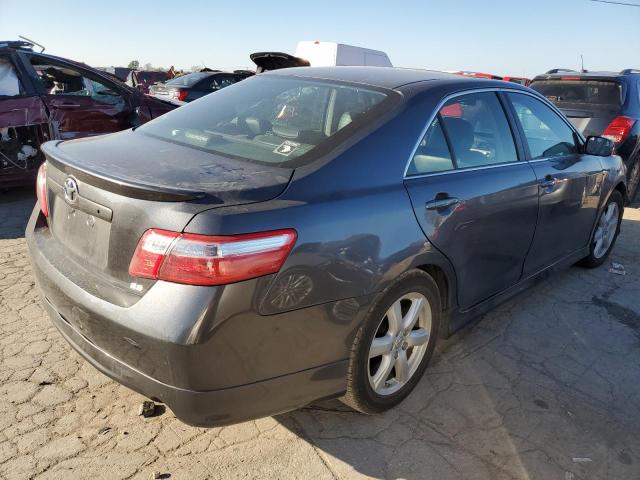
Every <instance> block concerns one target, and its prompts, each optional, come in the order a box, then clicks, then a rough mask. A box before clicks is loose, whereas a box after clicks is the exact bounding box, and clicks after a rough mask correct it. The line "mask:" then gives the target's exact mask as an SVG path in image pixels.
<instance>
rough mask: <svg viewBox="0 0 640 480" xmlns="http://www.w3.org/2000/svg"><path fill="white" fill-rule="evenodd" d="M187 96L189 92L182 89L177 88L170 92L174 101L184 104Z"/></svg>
mask: <svg viewBox="0 0 640 480" xmlns="http://www.w3.org/2000/svg"><path fill="white" fill-rule="evenodd" d="M187 95H189V91H188V90H185V89H182V88H178V89H176V90H174V91H173V92H171V97H172V98H175V99H176V100H180V101H181V102H184V101H185V100H186V99H187Z"/></svg>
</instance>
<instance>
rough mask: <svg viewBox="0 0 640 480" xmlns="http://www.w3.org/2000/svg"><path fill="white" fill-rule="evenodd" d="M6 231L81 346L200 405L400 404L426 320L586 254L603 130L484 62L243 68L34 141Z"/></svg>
mask: <svg viewBox="0 0 640 480" xmlns="http://www.w3.org/2000/svg"><path fill="white" fill-rule="evenodd" d="M43 149H44V152H45V154H46V157H47V163H46V164H45V165H46V167H43V169H42V171H41V174H40V175H39V181H38V198H39V200H38V205H37V206H36V208H35V209H34V211H33V213H32V215H31V218H30V221H29V225H28V227H27V234H26V236H27V243H28V247H29V252H30V257H31V261H32V264H33V271H34V275H35V278H36V281H37V284H38V286H39V288H40V291H41V292H42V298H43V302H44V305H45V306H46V309H47V311H48V313H49V315H50V317H51V319H52V321H53V323H54V324H55V326H56V327H57V328H58V329H59V330H60V332H61V333H62V335H63V336H64V337H65V338H66V339H67V340H68V341H69V342H70V343H71V345H72V346H73V347H74V348H76V349H77V350H78V351H79V352H80V353H81V354H82V355H83V356H84V357H85V358H87V359H88V361H89V362H91V364H92V365H94V366H95V367H97V368H98V369H100V370H101V371H103V372H104V373H106V374H107V375H109V376H111V377H112V378H114V379H116V380H118V381H119V382H122V383H123V384H125V385H128V386H130V387H131V388H133V389H135V390H137V391H139V392H142V393H143V394H145V395H147V396H149V397H151V398H153V399H158V400H160V401H162V402H165V403H166V404H167V405H168V406H169V407H171V409H172V410H173V411H174V413H175V414H176V416H177V417H178V418H180V419H182V420H184V421H186V422H188V423H192V424H197V425H222V424H229V423H234V422H238V421H242V420H245V419H250V418H256V417H259V416H263V415H271V414H275V413H278V412H283V411H286V410H290V409H294V408H297V407H301V406H304V405H306V404H307V403H309V402H312V401H314V400H318V399H321V398H329V397H341V398H342V400H343V401H345V402H346V403H347V404H348V405H351V406H352V407H354V408H356V409H358V410H360V411H362V412H368V413H374V412H380V411H383V410H385V409H388V408H390V407H392V406H394V405H396V404H397V403H399V402H400V401H401V400H402V399H403V398H404V397H405V396H406V395H408V394H409V392H410V391H411V390H412V389H413V387H414V386H415V385H416V383H417V382H418V381H419V380H420V377H421V376H422V373H423V372H424V370H425V368H426V366H427V363H428V361H429V358H430V356H431V354H432V353H433V350H434V347H435V344H436V341H437V339H438V337H439V336H444V337H446V336H448V335H450V334H451V333H452V332H454V331H456V330H457V329H459V328H460V327H462V326H463V325H465V324H466V323H468V322H469V321H470V320H471V319H473V318H475V317H477V316H478V315H481V314H483V313H484V312H486V311H488V310H489V309H490V308H492V307H494V306H495V305H497V304H498V303H500V302H502V301H504V300H505V299H507V298H509V297H511V296H513V295H514V294H516V293H518V292H521V291H522V290H523V289H525V288H526V287H527V286H530V285H531V284H532V283H533V282H535V281H536V280H538V279H541V278H548V275H549V273H550V272H551V271H552V270H554V269H557V268H560V267H565V266H569V265H571V264H573V263H576V262H581V263H582V264H583V265H585V266H587V267H595V266H598V265H600V264H602V263H603V262H604V261H605V260H606V258H607V256H608V255H609V253H610V252H611V249H612V248H613V246H614V243H615V240H616V236H617V235H618V232H619V228H620V222H621V219H622V213H623V209H624V203H625V201H626V200H627V198H626V183H625V182H626V180H625V177H624V165H623V164H622V161H621V159H620V157H618V156H615V155H612V154H611V153H612V150H613V143H612V142H611V141H610V140H608V139H605V138H602V137H589V138H587V139H585V138H583V136H582V135H581V134H580V133H579V132H578V131H577V130H576V129H575V128H574V127H573V126H572V125H571V124H570V123H569V122H568V121H567V119H566V118H565V117H564V116H563V115H562V114H561V113H560V112H559V111H558V110H557V109H556V108H555V107H554V106H553V105H552V104H551V103H550V102H548V101H547V100H546V99H545V98H544V97H542V96H540V95H538V94H537V93H535V92H534V91H532V90H530V89H528V88H526V87H522V86H520V85H516V84H513V83H506V82H501V81H495V80H484V79H474V78H465V77H461V76H457V75H448V74H442V73H434V72H426V71H420V70H408V69H394V68H386V67H333V68H311V67H302V68H290V69H282V70H277V71H274V72H267V73H264V74H260V75H256V76H254V77H252V78H249V79H247V80H244V81H242V82H239V83H237V84H236V85H232V86H230V87H228V88H225V89H223V90H222V91H220V92H218V93H216V94H215V95H209V96H207V97H205V98H203V99H201V100H199V101H197V102H193V103H191V104H188V105H185V106H183V107H181V108H178V109H176V110H175V111H173V112H170V113H168V114H166V115H164V116H163V117H162V118H159V119H157V120H153V121H151V122H149V123H147V124H145V125H142V126H141V127H138V128H136V129H134V130H128V131H126V132H121V133H116V134H112V135H104V136H101V137H96V138H93V139H88V140H87V139H85V140H83V141H76V140H72V141H66V142H49V143H47V144H45V146H44V148H43Z"/></svg>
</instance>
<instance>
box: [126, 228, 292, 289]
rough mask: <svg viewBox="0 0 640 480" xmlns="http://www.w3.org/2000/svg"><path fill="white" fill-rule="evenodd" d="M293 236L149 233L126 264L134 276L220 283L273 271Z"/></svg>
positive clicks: (281, 232)
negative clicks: (129, 262) (128, 263)
mask: <svg viewBox="0 0 640 480" xmlns="http://www.w3.org/2000/svg"><path fill="white" fill-rule="evenodd" d="M296 238H297V235H296V232H295V230H291V229H287V230H274V231H270V232H261V233H249V234H243V235H229V236H209V235H196V234H193V233H177V232H170V231H167V230H156V229H151V230H147V231H146V232H145V233H144V235H142V238H141V239H140V241H139V242H138V246H137V247H136V251H135V252H134V254H133V258H132V259H131V264H130V265H129V274H130V275H131V276H132V277H142V278H153V279H157V280H165V281H167V282H175V283H186V284H189V285H223V284H227V283H234V282H240V281H242V280H248V279H250V278H256V277H261V276H263V275H268V274H270V273H276V272H277V271H278V270H280V268H281V267H282V264H283V263H284V261H285V260H286V259H287V256H288V255H289V252H291V249H292V248H293V244H294V243H295V241H296Z"/></svg>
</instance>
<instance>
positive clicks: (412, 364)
mask: <svg viewBox="0 0 640 480" xmlns="http://www.w3.org/2000/svg"><path fill="white" fill-rule="evenodd" d="M430 336H431V306H430V305H429V301H428V300H427V297H425V296H424V295H422V294H421V293H409V294H407V295H404V296H402V297H401V298H399V299H398V300H396V301H395V302H394V303H393V305H391V307H390V308H389V310H387V312H386V313H385V314H384V316H383V317H382V319H381V320H380V323H379V324H378V328H377V331H376V334H375V337H374V338H373V340H372V342H371V346H370V348H369V365H368V367H369V384H370V385H371V388H372V389H373V391H374V392H376V393H377V394H378V395H391V394H392V393H395V392H397V391H398V390H400V389H401V388H402V387H403V386H404V385H406V383H407V382H408V381H409V380H410V379H411V378H412V377H413V375H414V374H415V373H416V370H418V367H419V366H420V363H421V362H422V359H423V358H424V355H425V353H426V351H427V346H428V344H429V337H430Z"/></svg>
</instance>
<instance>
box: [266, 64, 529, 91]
mask: <svg viewBox="0 0 640 480" xmlns="http://www.w3.org/2000/svg"><path fill="white" fill-rule="evenodd" d="M260 75H276V76H287V77H306V78H313V79H320V80H333V81H343V82H353V83H363V84H366V85H370V86H373V87H379V88H387V89H395V88H399V87H402V86H403V85H407V84H411V83H417V82H428V81H434V80H439V81H441V82H447V83H451V84H456V85H459V86H461V87H463V86H464V87H474V86H479V87H482V86H484V87H495V86H507V85H508V87H509V88H518V87H519V86H518V85H517V84H515V83H508V82H502V81H499V80H489V79H485V78H473V77H465V76H461V75H454V74H451V73H444V72H436V71H432V70H419V69H412V68H398V67H357V66H349V67H346V66H345V67H295V68H285V69H280V70H271V71H269V72H265V73H261V74H260ZM521 88H522V87H521Z"/></svg>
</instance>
